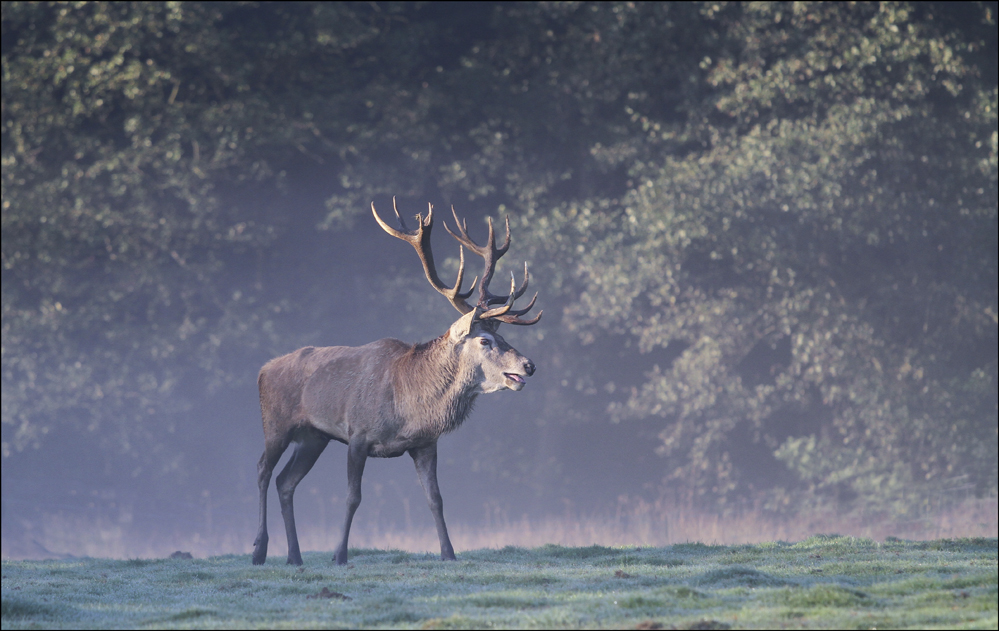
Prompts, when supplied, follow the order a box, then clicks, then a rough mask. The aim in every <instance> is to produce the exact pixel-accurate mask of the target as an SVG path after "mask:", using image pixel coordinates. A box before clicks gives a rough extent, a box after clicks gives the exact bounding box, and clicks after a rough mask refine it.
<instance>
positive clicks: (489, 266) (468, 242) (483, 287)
mask: <svg viewBox="0 0 999 631" xmlns="http://www.w3.org/2000/svg"><path fill="white" fill-rule="evenodd" d="M451 215H452V216H453V217H454V223H455V227H456V229H457V231H458V232H457V234H455V233H454V232H451V229H450V228H449V227H448V225H447V223H445V224H444V229H445V230H447V231H448V234H450V235H451V236H452V237H454V238H455V239H456V240H457V241H458V243H460V244H462V245H464V246H465V247H466V248H468V249H469V250H471V251H472V252H475V253H476V254H478V255H479V256H481V257H482V259H483V265H484V269H483V272H482V280H481V281H480V282H479V302H478V304H479V306H480V307H482V308H483V309H488V307H489V306H490V305H495V304H501V303H504V302H506V301H507V299H508V297H509V296H504V295H497V294H494V293H492V292H491V291H489V281H491V280H492V278H493V273H494V272H495V270H496V262H497V261H499V259H500V257H502V256H503V255H504V254H506V252H507V250H509V249H510V218H509V217H507V218H506V238H505V239H504V240H503V245H502V246H500V247H498V248H497V247H496V230H495V228H494V227H493V220H492V217H489V218H488V219H487V222H486V223H487V224H488V226H489V236H488V240H487V242H486V245H479V244H478V243H476V242H475V241H473V240H472V238H471V237H470V236H468V224H467V222H466V221H465V220H463V219H459V218H458V213H457V211H455V209H454V206H451ZM524 273H525V276H524V283H523V284H522V285H521V286H520V288H519V289H516V290H515V291H514V290H511V292H512V294H515V295H514V298H519V297H520V296H522V295H523V294H524V291H526V290H527V268H526V267H525V268H524Z"/></svg>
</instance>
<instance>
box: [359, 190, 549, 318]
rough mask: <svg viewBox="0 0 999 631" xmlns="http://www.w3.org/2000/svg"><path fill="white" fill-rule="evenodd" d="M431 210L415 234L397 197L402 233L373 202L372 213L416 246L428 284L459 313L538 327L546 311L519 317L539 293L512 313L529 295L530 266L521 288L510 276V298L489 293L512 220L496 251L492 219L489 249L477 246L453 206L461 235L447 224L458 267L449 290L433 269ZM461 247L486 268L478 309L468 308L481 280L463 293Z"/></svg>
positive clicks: (419, 221)
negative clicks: (454, 243) (518, 301)
mask: <svg viewBox="0 0 999 631" xmlns="http://www.w3.org/2000/svg"><path fill="white" fill-rule="evenodd" d="M428 206H429V208H428V210H427V216H426V218H424V217H423V215H422V214H418V215H417V216H416V221H417V228H416V230H415V231H410V230H409V228H407V227H406V222H405V221H403V220H402V216H400V215H399V208H398V207H397V206H396V203H395V197H393V198H392V209H393V210H394V211H395V216H396V218H397V219H398V220H399V226H400V227H402V230H401V231H400V230H396V229H395V228H393V227H391V226H389V225H388V224H387V223H385V222H384V221H382V218H381V217H380V216H379V215H378V211H377V210H375V203H374V202H371V213H372V214H373V215H374V216H375V221H377V222H378V225H379V226H381V227H382V230H384V231H385V232H387V233H389V234H390V235H392V236H393V237H396V238H397V239H402V240H403V241H405V242H407V243H409V244H410V245H412V246H413V248H414V249H415V250H416V253H417V254H418V255H419V257H420V261H421V262H422V263H423V271H424V272H426V275H427V280H429V281H430V284H431V285H433V287H434V289H436V290H437V291H438V292H440V293H441V294H442V295H443V296H444V297H446V298H447V299H448V300H449V301H450V302H451V304H452V305H453V306H454V308H455V309H457V310H458V311H459V312H460V313H462V314H466V313H469V312H470V311H472V310H473V309H474V310H478V311H481V313H479V315H478V316H476V319H478V320H495V321H497V322H506V323H508V324H519V325H530V324H536V323H537V322H538V321H539V320H540V319H541V315H542V314H543V313H544V311H541V312H539V313H538V315H536V316H535V317H533V318H531V319H529V320H524V319H522V318H521V317H520V316H522V315H525V314H526V313H527V312H528V311H530V310H531V308H532V307H534V301H535V300H537V298H538V294H537V293H535V294H534V297H533V298H531V302H530V304H528V305H527V307H525V308H524V309H516V310H515V309H513V301H514V300H516V299H517V298H520V297H521V296H522V295H523V294H524V292H525V291H527V284H528V282H529V281H530V274H529V273H528V271H527V263H524V282H522V283H521V285H520V287H517V281H516V278H515V277H514V275H513V273H512V272H511V273H510V293H509V294H507V295H505V296H503V295H497V294H494V293H492V292H490V291H489V281H490V280H492V277H493V272H494V271H495V270H496V262H497V261H498V260H499V259H500V257H502V256H503V255H504V254H506V251H507V250H508V249H510V219H509V218H507V220H506V239H505V240H504V241H503V245H502V246H500V247H498V248H497V247H496V235H495V231H494V229H493V220H492V218H490V219H489V245H488V246H482V245H479V244H477V243H476V242H475V241H472V238H471V237H469V236H468V225H467V224H466V223H465V222H464V221H462V220H460V219H458V213H457V212H455V210H454V206H452V207H451V214H452V215H454V221H455V224H456V225H457V230H458V234H455V233H454V232H451V229H450V228H448V226H447V223H445V224H444V229H445V230H447V231H448V234H450V235H451V236H452V237H454V238H455V239H456V240H457V241H458V244H459V245H458V255H459V263H458V279H457V280H456V281H455V283H454V286H453V287H448V286H447V285H445V284H444V283H443V282H442V281H441V279H440V277H439V276H438V275H437V266H436V265H434V254H433V251H432V250H431V248H430V231H431V230H432V229H433V227H434V207H433V205H432V204H428ZM462 246H464V247H466V248H468V249H469V250H471V251H472V252H474V253H475V254H478V255H479V256H481V257H482V259H483V264H484V266H485V267H484V269H483V272H482V280H481V281H479V300H478V303H477V304H476V306H475V307H473V306H472V305H470V304H468V303H467V302H466V299H467V298H469V297H470V296H471V295H472V291H473V290H474V289H475V283H476V281H478V280H479V277H478V276H476V277H475V279H474V280H473V281H472V286H471V287H469V289H468V291H467V292H462V291H461V284H462V280H463V279H464V274H465V251H464V249H463V247H462ZM497 304H501V305H502V306H500V307H492V305H497ZM491 307H492V308H491Z"/></svg>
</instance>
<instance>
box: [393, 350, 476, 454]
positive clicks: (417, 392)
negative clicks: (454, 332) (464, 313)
mask: <svg viewBox="0 0 999 631" xmlns="http://www.w3.org/2000/svg"><path fill="white" fill-rule="evenodd" d="M448 336H449V332H448V333H444V335H441V336H440V337H438V338H436V339H433V340H431V341H429V342H425V343H423V344H416V345H415V346H413V347H412V348H411V349H410V350H409V351H408V352H407V353H405V354H404V355H403V356H402V357H400V358H399V360H398V364H399V368H400V370H399V371H398V372H397V373H396V374H397V375H400V376H401V375H409V376H410V378H409V379H405V380H401V379H400V381H399V382H398V383H396V384H395V386H396V392H397V393H398V394H397V396H396V410H397V411H398V412H399V413H400V414H402V415H404V416H405V417H406V418H407V419H408V420H413V421H416V422H417V425H418V426H420V427H421V431H420V433H421V434H426V435H435V436H440V435H442V434H446V433H448V432H451V431H454V430H455V429H457V428H458V426H460V425H461V424H462V422H464V420H465V418H467V417H468V414H469V413H470V412H471V411H472V404H473V403H474V402H475V397H476V393H475V386H476V385H477V384H476V382H475V373H474V368H473V367H470V366H463V365H462V363H461V360H460V357H459V356H458V355H457V354H456V353H455V351H454V346H453V345H452V344H451V343H450V341H449V340H448Z"/></svg>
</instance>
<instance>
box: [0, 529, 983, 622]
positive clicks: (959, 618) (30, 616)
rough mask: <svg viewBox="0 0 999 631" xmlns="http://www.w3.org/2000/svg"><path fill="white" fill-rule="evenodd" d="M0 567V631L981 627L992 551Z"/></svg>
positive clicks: (520, 553) (716, 550)
mask: <svg viewBox="0 0 999 631" xmlns="http://www.w3.org/2000/svg"><path fill="white" fill-rule="evenodd" d="M303 556H304V558H305V565H304V566H303V567H301V568H296V567H290V566H287V565H285V564H284V562H283V559H282V558H279V557H277V558H275V557H271V559H270V560H269V562H268V563H267V565H265V566H257V567H254V566H252V565H251V564H250V559H249V556H248V555H232V556H221V557H212V558H208V559H133V560H104V559H90V558H84V559H69V560H50V561H4V562H3V599H2V604H3V618H2V620H3V628H4V629H15V628H40V627H44V628H80V627H83V628H143V627H154V628H192V627H195V628H212V627H221V628H229V627H244V628H253V627H285V628H311V627H324V628H328V627H346V628H400V627H401V628H418V629H420V628H422V629H452V628H490V627H499V628H575V627H587V628H594V627H599V628H642V629H658V628H666V629H668V628H678V629H725V628H742V627H748V628H760V627H767V628H776V627H790V628H803V627H809V628H812V627H818V628H842V629H854V628H859V629H873V628H906V627H913V628H974V629H980V628H992V629H995V628H996V627H997V613H996V608H997V606H996V603H997V540H996V539H984V538H976V539H954V540H948V539H944V540H937V541H921V542H913V541H900V540H888V541H886V542H884V543H878V542H875V541H872V540H870V539H858V538H853V537H838V536H819V537H812V538H810V539H807V540H805V541H802V542H800V543H793V544H792V543H769V544H768V543H764V544H755V545H739V546H706V545H703V544H697V543H693V544H678V545H672V546H668V547H660V548H652V547H648V548H635V547H628V548H608V547H602V546H591V547H579V548H570V547H562V546H554V545H549V546H543V547H540V548H534V549H525V548H512V547H508V548H504V549H501V550H476V551H467V552H460V551H459V555H458V561H457V562H453V563H444V562H442V561H440V560H437V559H435V558H434V557H432V556H430V555H426V554H413V553H407V552H401V551H382V550H370V549H358V550H352V551H351V562H350V564H348V565H347V566H346V567H336V566H334V565H332V564H331V562H330V556H331V555H330V554H329V553H306V554H304V555H303Z"/></svg>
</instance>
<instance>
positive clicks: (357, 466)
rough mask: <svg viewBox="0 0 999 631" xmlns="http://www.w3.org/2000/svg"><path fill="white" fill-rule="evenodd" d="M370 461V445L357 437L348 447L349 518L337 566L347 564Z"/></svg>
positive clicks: (344, 522) (336, 557)
mask: <svg viewBox="0 0 999 631" xmlns="http://www.w3.org/2000/svg"><path fill="white" fill-rule="evenodd" d="M367 459H368V443H367V441H365V440H364V439H362V438H360V437H358V436H355V437H354V438H351V439H350V444H349V445H348V446H347V516H346V517H345V518H344V520H343V537H342V538H341V539H340V545H338V546H337V548H336V552H334V553H333V561H334V562H336V564H337V565H345V564H346V563H347V539H348V538H349V537H350V523H351V522H352V521H353V520H354V512H356V511H357V507H358V506H360V505H361V476H362V475H364V463H365V461H367Z"/></svg>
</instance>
